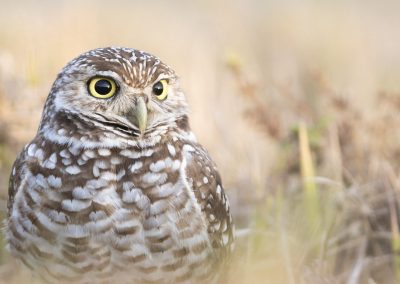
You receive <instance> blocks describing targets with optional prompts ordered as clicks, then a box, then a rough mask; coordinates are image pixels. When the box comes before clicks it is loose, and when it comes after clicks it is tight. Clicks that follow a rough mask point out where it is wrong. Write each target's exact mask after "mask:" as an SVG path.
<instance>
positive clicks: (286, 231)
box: [0, 0, 400, 283]
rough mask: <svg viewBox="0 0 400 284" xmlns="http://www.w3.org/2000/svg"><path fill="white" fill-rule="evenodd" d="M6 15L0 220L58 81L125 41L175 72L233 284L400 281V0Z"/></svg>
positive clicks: (19, 8)
mask: <svg viewBox="0 0 400 284" xmlns="http://www.w3.org/2000/svg"><path fill="white" fill-rule="evenodd" d="M1 6H2V9H1V10H0V26H1V27H3V28H2V29H0V217H4V216H5V214H6V213H5V209H6V199H7V184H8V175H9V172H10V170H11V164H12V162H13V160H14V158H15V156H16V155H17V153H18V151H20V149H21V148H22V147H23V145H24V144H25V143H26V142H28V141H29V139H31V138H32V137H33V135H34V134H35V132H36V129H37V126H38V123H39V120H40V113H41V110H42V107H43V104H44V101H45V99H46V96H47V94H48V91H49V89H50V87H51V84H52V82H53V80H54V78H55V76H56V74H57V72H58V71H59V70H60V69H61V68H62V67H63V66H64V65H65V63H67V61H69V60H70V59H72V58H73V57H74V56H76V55H78V54H80V53H82V52H83V51H85V50H88V49H92V48H95V47H100V46H109V45H120V46H128V47H134V48H139V49H143V50H146V51H148V52H150V53H153V54H156V55H157V56H159V57H160V58H162V59H163V60H164V61H165V62H167V63H168V64H170V65H171V66H172V67H173V68H174V69H175V70H177V72H178V73H179V74H180V75H181V77H182V85H183V88H184V90H185V91H186V93H187V97H188V100H189V104H190V107H191V124H192V128H193V129H194V132H195V133H196V134H197V136H198V139H199V140H200V141H201V142H202V144H204V145H205V146H206V147H207V148H208V149H209V151H210V153H211V155H212V157H213V158H214V159H215V160H216V162H217V164H218V167H219V169H220V171H221V172H222V177H223V181H224V184H225V187H226V191H227V193H228V195H229V197H230V201H231V205H232V211H233V214H234V220H235V223H236V226H237V229H238V239H237V249H236V252H235V256H234V258H233V260H232V269H231V271H230V272H227V273H229V275H230V277H229V278H230V279H231V282H232V283H234V282H236V283H392V282H395V277H396V275H399V264H398V263H399V258H398V250H399V247H400V245H399V243H400V241H399V240H400V237H399V229H398V223H399V222H398V217H399V214H398V194H399V190H400V189H399V182H400V181H399V166H398V165H399V163H398V161H399V157H400V145H399V141H400V131H399V130H398V129H399V127H398V125H399V122H400V83H399V82H400V52H399V50H400V33H399V32H398V27H399V26H400V17H398V10H399V8H400V4H399V3H398V1H394V0H389V1H385V2H384V3H383V2H378V1H362V2H361V1H356V0H350V1H344V0H340V1H319V2H318V1H311V0H305V1H294V0H288V1H268V0H267V1H258V0H250V1H245V0H233V1H227V0H223V1H211V0H206V1H183V0H172V1H128V0H120V1H94V0H89V1H78V0H61V1H50V0H44V1H41V2H40V3H39V2H38V1H32V0H21V1H11V0H3V1H2V3H1ZM0 244H1V247H0V276H3V275H7V277H8V278H4V277H0V283H1V282H2V281H6V282H7V283H9V282H10V281H12V279H10V275H11V274H10V271H14V270H15V264H14V263H13V262H12V260H11V258H9V257H8V256H7V253H6V252H5V250H4V249H3V247H4V244H3V243H2V241H1V238H0ZM395 252H397V254H396V253H395ZM396 263H397V264H396ZM16 274H17V273H13V274H12V275H16ZM4 279H7V280H4ZM15 281H16V283H18V279H16V280H15ZM368 281H369V282H368ZM372 281H375V282H372Z"/></svg>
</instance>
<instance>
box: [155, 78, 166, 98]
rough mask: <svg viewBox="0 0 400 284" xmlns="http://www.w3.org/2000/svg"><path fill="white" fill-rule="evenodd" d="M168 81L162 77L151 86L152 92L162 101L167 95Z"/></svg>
mask: <svg viewBox="0 0 400 284" xmlns="http://www.w3.org/2000/svg"><path fill="white" fill-rule="evenodd" d="M168 87H169V86H168V81H167V80H165V79H162V80H160V81H158V82H157V83H155V84H154V86H153V93H154V94H155V95H156V97H157V99H159V100H160V101H163V100H165V99H166V98H167V96H168Z"/></svg>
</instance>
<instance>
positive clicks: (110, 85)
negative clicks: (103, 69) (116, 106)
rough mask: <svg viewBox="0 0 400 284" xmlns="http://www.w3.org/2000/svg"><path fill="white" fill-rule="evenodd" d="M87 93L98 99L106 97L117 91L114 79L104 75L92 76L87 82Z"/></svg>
mask: <svg viewBox="0 0 400 284" xmlns="http://www.w3.org/2000/svg"><path fill="white" fill-rule="evenodd" d="M88 89H89V93H90V94H91V95H92V96H93V97H95V98H99V99H108V98H111V97H112V96H114V95H115V93H116V92H117V84H115V81H114V80H112V79H110V78H106V77H94V78H92V79H90V81H89V83H88Z"/></svg>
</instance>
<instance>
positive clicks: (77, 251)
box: [9, 140, 212, 283]
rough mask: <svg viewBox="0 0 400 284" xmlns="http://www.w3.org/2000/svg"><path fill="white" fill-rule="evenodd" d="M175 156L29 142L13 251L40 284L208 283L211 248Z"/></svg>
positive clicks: (162, 149)
mask: <svg viewBox="0 0 400 284" xmlns="http://www.w3.org/2000/svg"><path fill="white" fill-rule="evenodd" d="M179 147H181V145H178V144H175V145H174V144H173V143H172V142H171V143H168V142H166V143H160V144H159V145H158V146H154V147H152V148H143V149H139V148H133V147H132V148H124V149H119V148H97V149H85V148H79V147H72V146H71V147H69V148H64V149H62V150H61V151H60V150H57V149H59V146H57V145H54V144H53V143H52V142H49V141H38V140H37V141H35V140H34V141H33V142H32V143H31V144H30V145H28V146H27V148H26V151H25V159H26V163H25V164H24V167H23V169H21V171H23V172H24V180H23V181H21V188H22V189H23V190H19V191H18V193H17V194H16V196H15V202H14V207H13V208H14V210H13V211H12V215H11V216H10V223H9V228H10V230H11V231H12V233H13V235H14V238H13V239H12V240H11V241H10V246H11V249H12V251H14V253H15V254H17V255H18V256H19V258H21V259H22V260H23V261H24V262H25V264H27V265H28V266H29V267H31V268H32V269H33V270H34V271H38V274H40V275H41V276H42V277H43V278H44V279H45V280H47V281H48V282H55V281H57V282H59V281H65V282H71V281H72V282H79V283H94V282H102V283H103V282H104V283H108V282H110V281H111V279H112V281H115V279H118V281H121V283H135V282H137V283H145V282H157V283H181V282H193V280H194V279H195V280H198V281H200V280H201V279H202V280H206V281H209V280H210V279H208V278H207V277H209V272H210V269H211V267H210V266H211V262H210V261H209V258H210V256H211V253H212V249H211V242H210V240H209V236H208V233H207V226H206V221H205V219H204V216H203V214H201V208H200V206H199V205H198V204H197V202H196V198H195V195H194V193H193V192H192V191H191V190H189V187H190V185H189V184H188V181H187V178H186V173H185V165H186V160H185V157H184V152H182V151H180V150H179V151H178V148H179ZM44 149H46V151H44ZM94 279H96V280H94Z"/></svg>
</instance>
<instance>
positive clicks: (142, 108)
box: [132, 97, 147, 135]
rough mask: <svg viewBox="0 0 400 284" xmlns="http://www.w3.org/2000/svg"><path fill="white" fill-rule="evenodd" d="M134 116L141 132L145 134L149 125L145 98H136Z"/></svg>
mask: <svg viewBox="0 0 400 284" xmlns="http://www.w3.org/2000/svg"><path fill="white" fill-rule="evenodd" d="M132 118H133V119H134V120H135V122H136V123H135V124H136V125H137V127H139V131H140V134H142V135H143V134H144V132H145V131H146V127H147V106H146V102H145V101H144V98H142V97H138V98H137V99H136V102H135V107H134V109H133V111H132Z"/></svg>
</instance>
